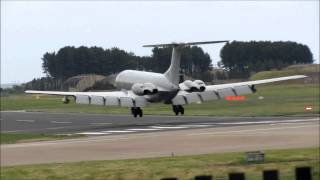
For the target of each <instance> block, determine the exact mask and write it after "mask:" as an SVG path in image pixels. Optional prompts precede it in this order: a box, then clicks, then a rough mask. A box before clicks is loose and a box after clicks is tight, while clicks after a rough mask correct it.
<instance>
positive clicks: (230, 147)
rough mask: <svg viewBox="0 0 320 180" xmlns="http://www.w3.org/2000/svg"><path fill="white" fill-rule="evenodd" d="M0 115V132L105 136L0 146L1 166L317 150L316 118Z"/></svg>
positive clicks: (317, 125) (14, 113)
mask: <svg viewBox="0 0 320 180" xmlns="http://www.w3.org/2000/svg"><path fill="white" fill-rule="evenodd" d="M1 115H2V119H1V125H5V126H4V127H2V128H3V129H2V131H15V130H16V132H32V133H39V132H43V131H45V130H46V128H52V127H58V125H56V123H52V121H56V122H64V121H69V122H71V123H60V124H59V126H61V125H62V126H61V127H64V128H60V129H52V131H50V133H71V132H72V133H81V132H91V133H92V132H102V133H103V132H104V133H105V134H96V135H98V136H96V135H95V134H94V135H95V136H89V137H85V138H79V139H69V140H60V141H48V142H34V143H21V144H11V145H1V166H10V165H23V164H41V163H62V162H78V161H87V160H115V159H133V158H147V157H166V156H172V155H174V156H181V155H194V154H206V153H218V152H239V151H252V150H266V149H287V148H302V147H319V118H317V117H294V118H293V117H264V118H249V117H243V118H233V117H220V118H217V117H167V116H146V117H144V118H141V119H140V118H138V119H134V118H130V117H128V116H110V115H91V114H53V113H22V112H19V113H17V112H10V113H9V112H5V113H4V112H2V114H1ZM3 115H4V116H3ZM22 118H23V119H22ZM17 120H29V121H17ZM30 120H34V121H30ZM78 121H79V122H78ZM20 123H21V124H22V125H17V124H20ZM73 123H74V125H73ZM88 123H110V124H97V125H92V126H90V125H88ZM14 124H15V125H17V127H16V128H14ZM37 124H39V125H37ZM24 125H25V126H24ZM201 125H203V126H201ZM37 128H38V130H36V129H37ZM129 129H130V130H131V131H130V130H129ZM133 129H135V130H133ZM17 130H21V131H17ZM69 130H70V132H69ZM107 131H108V132H107ZM128 131H130V132H128Z"/></svg>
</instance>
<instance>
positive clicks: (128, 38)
mask: <svg viewBox="0 0 320 180" xmlns="http://www.w3.org/2000/svg"><path fill="white" fill-rule="evenodd" d="M211 40H230V41H233V40H237V41H252V40H255V41H259V40H267V41H296V42H298V43H302V44H305V45H307V46H309V48H310V50H311V52H312V53H313V56H314V59H315V63H319V51H320V50H319V1H200V2H199V1H174V2H168V1H162V2H161V1H151V2H147V1H136V2H135V1H120V2H112V1H28V2H25V1H1V83H23V82H28V81H30V80H32V79H33V78H39V77H43V76H45V74H44V73H43V70H42V67H41V65H42V60H41V57H42V56H43V54H44V53H46V52H57V51H58V50H59V49H60V48H62V47H64V46H76V47H78V46H99V47H103V48H111V47H119V48H120V49H124V50H126V51H130V52H133V53H135V54H136V55H139V56H145V55H151V49H150V48H143V47H142V45H144V44H153V43H170V42H192V41H211ZM201 47H202V48H203V49H204V50H205V51H206V52H208V53H209V54H210V57H211V59H212V63H213V65H216V64H217V62H218V61H219V60H220V57H219V52H220V49H221V48H222V47H223V44H212V45H202V46H201Z"/></svg>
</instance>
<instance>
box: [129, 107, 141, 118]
mask: <svg viewBox="0 0 320 180" xmlns="http://www.w3.org/2000/svg"><path fill="white" fill-rule="evenodd" d="M131 114H132V115H133V117H135V118H136V117H137V116H139V117H142V116H143V111H142V109H141V108H140V107H131Z"/></svg>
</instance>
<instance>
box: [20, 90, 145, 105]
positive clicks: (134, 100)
mask: <svg viewBox="0 0 320 180" xmlns="http://www.w3.org/2000/svg"><path fill="white" fill-rule="evenodd" d="M25 93H28V94H47V95H59V96H67V97H68V96H73V97H74V98H75V100H76V103H77V104H92V105H101V106H122V107H144V106H146V105H147V104H148V102H147V99H146V98H145V97H143V96H137V95H135V94H134V93H133V92H132V91H111V92H62V91H33V90H27V91H25Z"/></svg>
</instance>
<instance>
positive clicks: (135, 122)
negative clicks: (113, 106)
mask: <svg viewBox="0 0 320 180" xmlns="http://www.w3.org/2000/svg"><path fill="white" fill-rule="evenodd" d="M0 120H1V132H3V133H46V134H74V133H78V134H86V135H113V134H127V133H140V132H159V131H172V130H184V129H198V128H209V127H214V128H219V127H232V126H249V125H259V124H262V125H263V124H283V123H295V122H296V123H301V122H309V121H319V119H318V118H317V117H201V116H144V117H143V118H133V117H132V116H129V115H102V114H82V113H42V112H1V119H0Z"/></svg>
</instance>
